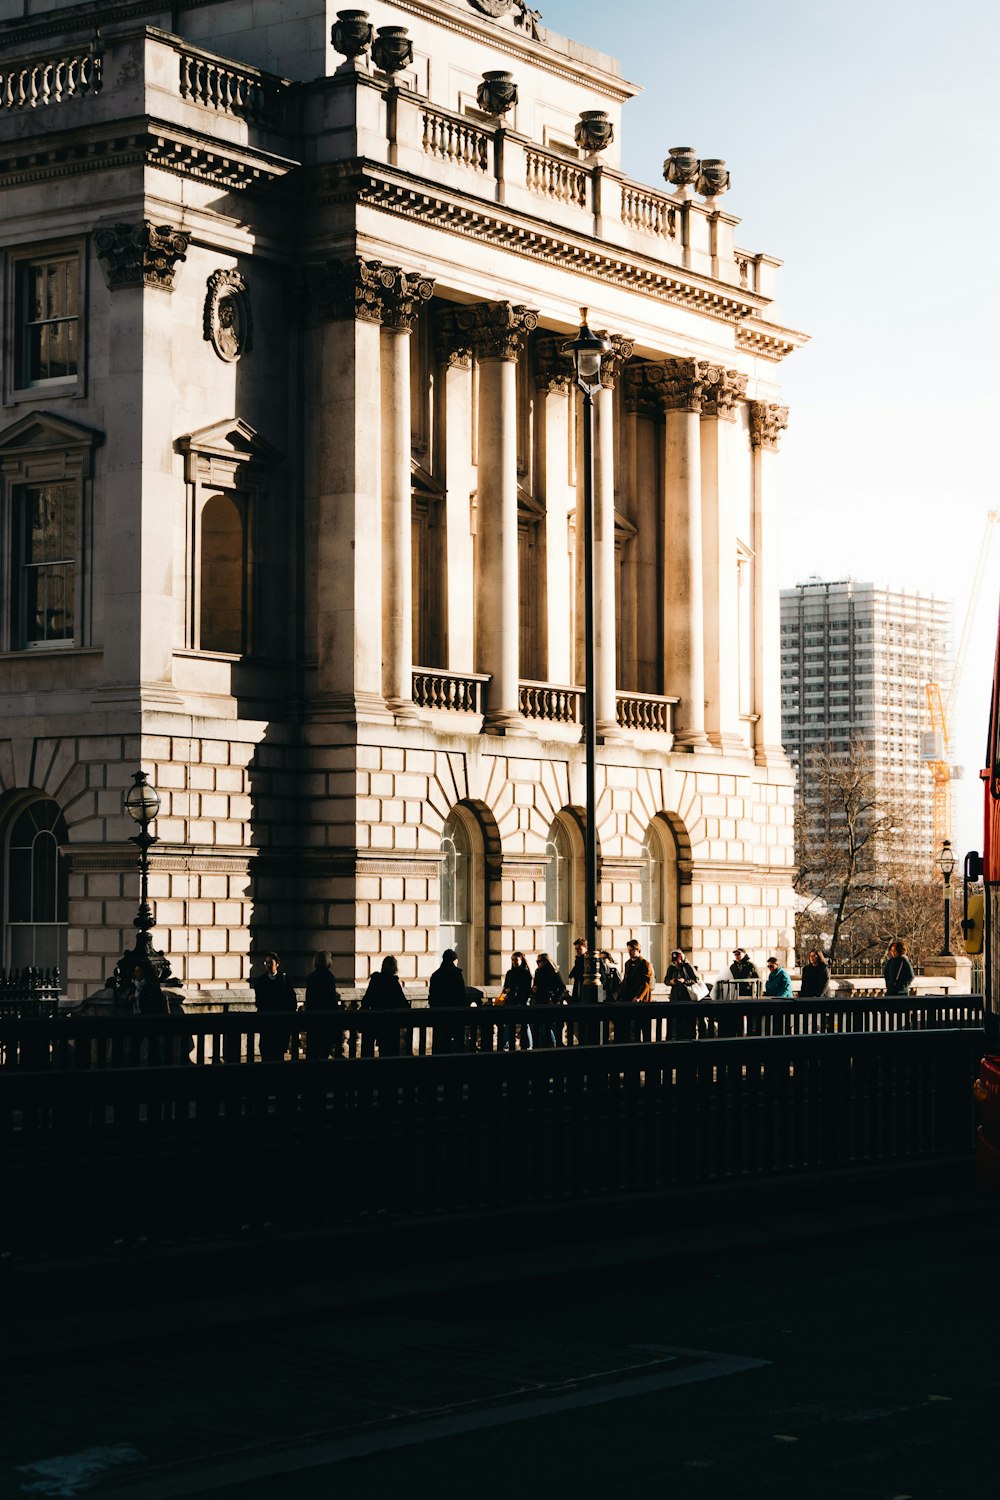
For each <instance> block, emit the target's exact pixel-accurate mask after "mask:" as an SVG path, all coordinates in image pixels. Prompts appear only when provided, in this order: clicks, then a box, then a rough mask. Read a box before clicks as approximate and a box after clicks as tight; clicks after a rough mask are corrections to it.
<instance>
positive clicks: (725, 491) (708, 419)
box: [701, 365, 753, 754]
mask: <svg viewBox="0 0 1000 1500" xmlns="http://www.w3.org/2000/svg"><path fill="white" fill-rule="evenodd" d="M746 388H747V377H746V376H745V375H743V374H740V372H739V371H737V370H725V369H722V368H720V367H719V366H714V365H713V366H710V367H709V369H708V371H707V378H706V380H705V383H704V386H703V389H702V404H701V481H702V482H701V499H702V553H703V561H704V588H703V595H704V601H705V730H706V733H707V734H708V738H709V740H710V741H711V743H712V744H713V745H714V746H715V747H716V748H717V749H719V750H722V751H726V752H741V753H743V754H745V753H746V748H747V747H746V741H745V739H744V736H743V734H742V733H741V728H742V725H741V719H740V686H741V682H740V649H741V639H740V619H739V589H738V571H737V552H738V549H737V489H738V485H739V482H740V474H739V465H740V463H741V462H742V463H744V464H745V457H744V455H743V452H742V445H741V443H740V438H741V434H740V433H739V432H738V431H737V428H736V413H737V403H739V402H741V401H742V400H743V399H744V398H745V396H746ZM743 483H744V485H745V483H746V478H745V470H744V475H743ZM744 540H745V541H746V543H747V544H748V545H749V546H751V547H752V546H753V537H752V536H747V537H745V538H744Z"/></svg>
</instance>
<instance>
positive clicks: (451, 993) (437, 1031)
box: [427, 948, 469, 1055]
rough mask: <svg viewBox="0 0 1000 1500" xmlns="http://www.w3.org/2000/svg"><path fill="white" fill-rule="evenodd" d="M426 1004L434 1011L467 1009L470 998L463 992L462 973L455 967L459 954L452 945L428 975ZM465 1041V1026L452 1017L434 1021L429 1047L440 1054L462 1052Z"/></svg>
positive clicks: (463, 976) (463, 979) (463, 981)
mask: <svg viewBox="0 0 1000 1500" xmlns="http://www.w3.org/2000/svg"><path fill="white" fill-rule="evenodd" d="M427 1004H428V1005H429V1006H430V1008H431V1010H433V1011H451V1012H453V1013H454V1012H456V1011H459V1010H466V1009H467V1008H468V1004H469V999H468V996H467V995H466V993H465V975H464V974H463V973H462V971H461V969H460V968H459V967H458V954H457V953H456V952H455V950H454V948H446V949H445V950H444V952H443V953H442V955H441V962H440V964H439V965H438V967H437V968H436V969H435V970H434V973H433V974H432V975H431V982H430V985H429V986H428V990H427ZM464 1041H465V1025H464V1023H463V1022H460V1021H458V1020H457V1019H456V1018H454V1017H452V1018H449V1019H444V1018H442V1019H440V1020H435V1022H434V1041H433V1047H432V1050H433V1051H434V1052H436V1053H438V1054H439V1055H440V1054H441V1053H442V1052H461V1051H462V1050H463V1043H464Z"/></svg>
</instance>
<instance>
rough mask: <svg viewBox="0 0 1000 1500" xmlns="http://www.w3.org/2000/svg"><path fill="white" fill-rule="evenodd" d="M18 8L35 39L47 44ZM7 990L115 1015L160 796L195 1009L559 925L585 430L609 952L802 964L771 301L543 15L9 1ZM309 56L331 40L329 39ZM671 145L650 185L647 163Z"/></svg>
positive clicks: (592, 61) (482, 969)
mask: <svg viewBox="0 0 1000 1500" xmlns="http://www.w3.org/2000/svg"><path fill="white" fill-rule="evenodd" d="M25 10H28V11H30V14H29V15H28V16H26V17H25V15H24V11H25ZM0 18H3V20H2V23H0V189H2V193H3V203H4V215H3V219H2V222H0V251H2V261H3V274H4V324H3V329H4V332H3V393H2V412H0V475H2V488H0V560H2V562H0V566H2V571H0V700H2V709H3V717H2V724H0V790H2V800H0V838H2V848H3V865H2V875H3V893H2V901H3V908H2V910H3V942H4V946H3V962H4V963H8V964H9V963H20V962H29V961H32V960H34V961H37V962H52V961H54V960H55V959H57V958H61V961H62V962H63V963H64V964H65V967H66V971H67V975H68V980H69V984H70V989H71V992H73V993H76V994H80V993H86V992H89V991H91V990H93V989H94V988H96V987H97V986H98V985H100V984H101V983H102V981H103V980H104V978H105V976H106V975H107V973H108V971H109V969H110V967H111V965H112V964H113V962H114V960H115V958H116V957H117V956H118V954H119V953H120V952H121V951H122V949H123V947H124V946H127V945H128V943H129V942H130V931H131V921H132V917H133V915H134V912H135V903H136V896H137V879H136V868H135V865H136V861H135V851H134V849H133V848H132V847H131V846H130V845H129V844H128V843H127V842H126V840H127V837H128V835H129V834H130V833H132V832H133V831H134V830H133V826H132V825H131V824H130V822H129V820H128V819H127V818H126V817H125V816H124V815H123V811H122V793H123V789H124V788H125V787H126V786H127V785H128V783H129V781H130V780H131V777H132V774H133V772H134V771H135V770H136V769H137V768H138V767H139V766H142V767H144V768H145V769H146V771H147V773H148V774H149V776H150V779H151V780H152V781H153V783H154V784H155V786H156V788H157V790H158V791H159V794H160V796H161V798H162V808H161V813H160V816H159V819H158V821H157V824H156V828H155V831H156V832H157V834H158V835H159V840H160V842H159V844H158V845H157V846H156V848H155V849H154V851H153V856H152V878H151V896H152V897H153V899H154V901H155V907H156V920H157V926H156V933H155V936H156V940H157V943H158V944H159V945H162V946H163V947H164V948H165V950H166V952H167V954H168V956H169V957H170V959H171V962H172V964H173V967H174V970H175V972H176V973H177V974H178V975H179V976H180V978H181V979H182V980H183V981H184V982H185V984H186V985H187V986H188V987H189V988H190V989H202V990H213V989H214V990H218V989H225V988H234V987H236V988H238V987H242V986H243V985H245V983H246V981H247V979H248V977H249V972H250V966H251V962H252V957H253V954H254V953H255V952H259V951H262V950H263V949H266V948H269V947H272V946H274V947H277V948H279V949H280V950H281V951H282V953H283V954H284V955H285V956H286V959H287V962H288V966H289V968H290V969H291V970H292V972H293V973H294V972H299V973H301V972H302V970H303V968H304V967H305V964H306V961H307V955H309V954H310V953H311V951H312V950H313V949H315V948H316V947H328V948H330V949H331V950H332V951H333V953H334V954H335V956H336V961H337V964H336V966H337V972H338V976H339V977H340V978H341V980H342V981H344V982H346V983H351V982H362V981H363V980H364V979H365V978H366V977H367V975H368V974H369V972H370V971H371V969H372V968H373V967H374V966H375V965H376V964H377V962H378V960H379V958H380V956H381V955H382V954H384V953H386V952H393V953H395V954H396V955H397V956H398V957H399V961H400V968H401V974H402V976H403V978H404V980H409V981H415V980H423V979H425V978H426V977H427V975H428V974H429V972H430V971H431V969H432V968H433V967H434V966H435V964H436V962H437V955H438V954H439V953H440V951H441V949H442V948H443V947H445V946H448V945H449V944H451V945H453V946H455V947H457V948H458V950H459V952H460V955H461V958H462V961H463V964H464V967H465V970H466V973H467V975H468V977H469V979H470V980H472V981H474V982H476V983H480V984H482V983H489V982H490V981H495V980H496V979H497V978H498V977H499V975H500V974H501V973H502V971H503V967H504V966H505V965H506V963H507V961H508V956H509V953H510V951H511V949H512V948H517V947H519V948H522V949H524V950H525V951H526V952H527V953H529V955H533V954H534V953H535V952H537V951H538V950H539V949H541V948H546V949H548V950H549V951H551V952H554V954H555V955H556V957H557V958H558V959H559V961H560V962H561V963H562V964H565V963H566V960H567V956H568V954H569V950H570V943H571V939H572V936H573V935H574V932H575V929H577V928H579V927H581V926H582V924H583V914H582V895H583V891H582V886H583V879H582V852H583V842H582V836H581V827H582V818H583V811H582V809H583V804H584V763H583V751H582V748H581V746H580V720H581V712H580V709H581V683H582V680H583V672H582V615H583V609H582V603H581V600H582V576H581V575H582V565H581V561H580V558H581V553H582V542H581V541H580V540H579V538H580V537H581V535H582V521H581V511H582V501H583V485H582V478H581V468H582V464H581V441H582V439H581V427H580V398H579V395H578V393H577V392H576V390H575V388H574V386H573V384H572V381H571V378H570V366H569V363H568V361H567V359H566V357H565V355H564V353H563V352H562V346H563V344H564V343H565V341H566V339H567V338H570V337H572V336H573V335H574V334H575V331H576V329H577V327H578V325H579V321H580V311H579V310H580V308H581V306H586V307H588V308H589V310H590V311H589V321H590V324H591V326H592V327H594V328H596V329H601V330H606V333H607V337H608V340H609V344H610V349H609V353H608V355H607V357H606V358H605V360H604V366H603V384H602V389H601V391H600V393H599V395H598V398H597V400H596V429H595V485H594V490H595V496H594V498H595V524H596V552H597V557H596V578H597V601H598V605H597V614H598V620H597V633H598V641H597V677H596V684H595V691H596V709H597V717H598V724H599V732H600V740H601V744H600V747H599V751H598V755H599V762H600V764H599V767H598V828H597V834H598V840H599V851H600V921H601V929H602V934H603V941H604V943H605V944H606V945H607V946H609V947H612V948H615V949H618V950H620V949H621V948H622V946H623V944H624V942H625V939H626V938H627V937H628V936H629V935H630V934H632V933H635V934H637V935H639V936H640V937H641V938H642V939H643V941H644V944H645V947H646V950H647V952H649V953H650V954H651V956H652V957H653V960H654V963H655V965H656V968H657V971H658V974H661V973H662V969H663V966H664V963H665V960H666V955H667V953H668V952H669V948H670V947H671V946H672V945H673V944H675V943H680V944H681V945H682V946H683V947H685V948H686V949H689V950H691V951H692V952H693V954H694V955H695V958H696V960H697V961H699V962H701V963H702V964H703V965H704V966H705V967H706V968H708V969H712V968H715V967H717V966H718V965H719V963H720V962H721V961H722V955H724V954H725V953H726V950H728V949H731V948H732V946H733V944H734V942H735V941H737V940H739V941H741V942H742V943H744V944H745V945H748V946H749V947H750V949H751V950H752V951H756V952H757V953H758V954H759V953H761V952H762V951H763V949H765V948H768V949H770V948H775V947H778V948H780V947H782V946H784V945H785V944H786V943H787V942H788V938H787V933H788V932H789V931H790V929H791V927H792V920H791V899H792V897H791V889H790V887H791V880H790V873H791V864H792V807H793V796H792V773H791V771H790V768H789V764H788V761H787V760H786V757H785V755H784V753H783V752H782V749H781V721H780V701H779V641H778V607H779V603H778V589H777V580H776V577H775V546H774V525H775V491H774V484H775V473H774V470H775V466H776V463H777V457H776V449H777V446H778V439H779V435H780V432H781V430H782V429H783V427H784V426H785V423H786V420H787V412H786V410H785V408H784V407H782V406H781V405H780V404H779V392H778V387H777V384H776V377H777V373H778V364H779V362H780V361H781V360H782V358H784V356H785V355H787V354H788V353H789V352H790V351H791V350H793V349H794V348H795V347H796V346H797V345H798V344H800V343H801V342H802V336H801V335H799V334H797V333H795V332H794V331H792V330H790V329H788V328H786V327H785V326H783V324H782V323H781V321H780V319H779V317H778V315H777V312H776V308H775V302H774V296H775V286H774V283H775V273H776V269H777V265H778V262H776V261H775V260H774V259H773V258H771V257H770V256H768V255H764V254H758V253H753V252H751V251H748V250H744V249H740V248H739V247H738V243H737V240H736V238H735V235H736V231H737V226H738V220H736V219H735V218H733V217H732V216H731V215H730V214H729V213H728V212H726V210H725V209H724V208H723V207H722V206H721V204H720V196H719V195H720V193H721V192H722V190H723V189H724V188H725V186H726V185H727V181H728V179H727V177H726V174H725V170H724V166H723V165H722V164H719V163H714V162H710V161H700V162H699V161H698V160H697V153H687V154H685V152H683V151H675V152H674V154H673V157H672V163H673V165H672V167H671V171H670V185H669V186H668V187H667V188H666V189H663V188H653V187H648V186H645V185H643V184H640V183H637V182H633V181H631V180H629V179H628V178H627V177H626V176H625V175H624V174H623V172H622V171H621V168H620V165H619V161H620V158H619V147H620V135H621V114H622V109H623V106H624V105H625V104H627V102H628V100H629V98H630V97H631V96H632V95H633V94H634V93H635V92H636V90H635V88H634V87H633V86H632V85H630V84H628V83H626V82H625V81H624V80H623V79H622V77H621V75H620V72H619V69H618V67H617V65H616V63H615V62H614V61H613V60H612V59H610V58H607V57H604V56H601V55H599V54H596V53H594V52H592V51H590V50H588V49H587V48H584V47H581V46H579V45H577V44H576V43H573V42H569V41H567V40H565V39H564V38H562V37H559V36H557V35H554V34H552V33H550V32H548V31H546V30H545V29H544V27H542V26H541V25H539V23H538V20H537V17H536V16H535V15H534V14H533V13H532V12H531V11H530V10H527V9H526V8H525V7H524V6H523V5H522V4H520V0H392V3H388V0H387V3H381V0H371V13H370V17H369V18H367V19H366V18H365V17H364V13H363V12H358V11H352V12H343V13H341V17H340V19H339V20H338V17H337V14H336V12H335V11H334V10H333V9H332V8H328V7H324V6H322V5H321V4H320V3H319V0H316V3H315V4H313V5H310V4H309V3H302V4H299V5H297V6H296V7H294V15H292V16H290V8H289V7H287V6H283V5H282V4H281V3H280V0H271V3H270V4H269V3H268V0H255V3H254V5H253V6H252V7H250V6H247V5H246V4H244V3H242V0H216V3H207V4H206V3H202V0H177V3H175V4H173V5H171V6H158V5H156V4H155V3H152V0H109V3H107V4H103V5H102V4H98V5H94V4H92V3H88V4H83V5H61V4H59V3H57V0H53V3H51V4H49V5H45V4H42V3H39V4H32V5H31V6H27V7H26V6H24V5H22V3H21V0H0ZM331 31H332V40H331ZM668 144H669V138H668V139H665V141H664V147H665V148H666V146H667V145H668Z"/></svg>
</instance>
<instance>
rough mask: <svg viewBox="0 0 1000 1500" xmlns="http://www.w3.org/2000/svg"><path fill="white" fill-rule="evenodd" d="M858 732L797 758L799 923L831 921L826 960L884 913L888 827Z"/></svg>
mask: <svg viewBox="0 0 1000 1500" xmlns="http://www.w3.org/2000/svg"><path fill="white" fill-rule="evenodd" d="M892 821H893V820H892V817H891V816H890V812H889V808H888V805H887V801H886V798H885V797H884V795H883V793H882V789H881V787H880V785H879V780H878V777H877V776H876V774H875V769H874V766H873V763H872V760H871V757H870V755H869V754H868V751H867V750H866V749H865V746H864V744H863V742H862V741H861V740H857V739H855V740H852V741H851V743H850V745H849V747H848V748H847V749H846V750H838V749H834V748H831V749H828V750H816V751H813V752H812V754H811V755H810V756H809V758H808V759H807V761H806V763H805V764H804V765H803V766H802V768H801V772H800V781H799V816H798V818H797V820H796V856H797V863H798V876H797V879H796V883H795V884H796V890H797V892H798V893H799V895H800V896H801V897H803V898H804V905H803V907H802V909H801V911H800V920H799V925H800V927H802V928H808V927H809V926H810V925H812V926H820V925H822V918H823V917H825V919H826V923H828V924H830V925H831V926H832V935H831V937H830V942H829V953H828V956H829V958H830V961H831V962H833V961H834V960H835V959H836V958H837V956H838V952H839V950H840V948H841V945H842V943H843V942H846V940H847V939H848V938H849V937H850V935H851V933H852V931H853V930H854V929H855V928H857V929H859V935H860V929H862V928H863V927H865V926H866V925H867V924H868V922H869V921H870V920H871V919H872V918H873V917H874V916H875V914H876V913H878V914H880V915H881V917H882V918H884V915H885V912H884V907H885V893H886V884H887V880H886V876H887V869H886V865H887V854H888V850H889V847H890V845H891V841H892V836H893V833H894V832H895V830H894V829H893V827H892Z"/></svg>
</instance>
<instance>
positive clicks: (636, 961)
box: [618, 938, 653, 1042]
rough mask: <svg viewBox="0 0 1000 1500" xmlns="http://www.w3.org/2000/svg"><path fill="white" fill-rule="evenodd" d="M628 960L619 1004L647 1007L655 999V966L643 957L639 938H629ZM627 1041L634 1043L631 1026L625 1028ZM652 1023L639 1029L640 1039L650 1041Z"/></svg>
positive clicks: (647, 1023) (645, 1023) (644, 1024)
mask: <svg viewBox="0 0 1000 1500" xmlns="http://www.w3.org/2000/svg"><path fill="white" fill-rule="evenodd" d="M625 947H626V950H627V951H628V958H627V959H626V960H625V968H624V971H623V973H622V987H621V989H620V990H619V992H618V1003H619V1004H620V1005H626V1004H630V1005H646V1004H648V1003H649V1002H650V1001H651V1000H652V998H653V965H652V964H651V963H650V962H649V959H648V958H643V956H642V945H641V944H640V942H639V940H638V939H637V938H629V940H628V942H627V943H626V944H625ZM623 1030H624V1032H625V1039H626V1040H628V1041H633V1040H634V1037H635V1033H634V1029H633V1027H632V1026H631V1024H626V1025H625V1026H624V1027H623ZM649 1036H650V1023H649V1021H643V1022H642V1023H641V1025H640V1027H639V1039H640V1040H641V1041H644V1042H648V1041H649Z"/></svg>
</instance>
